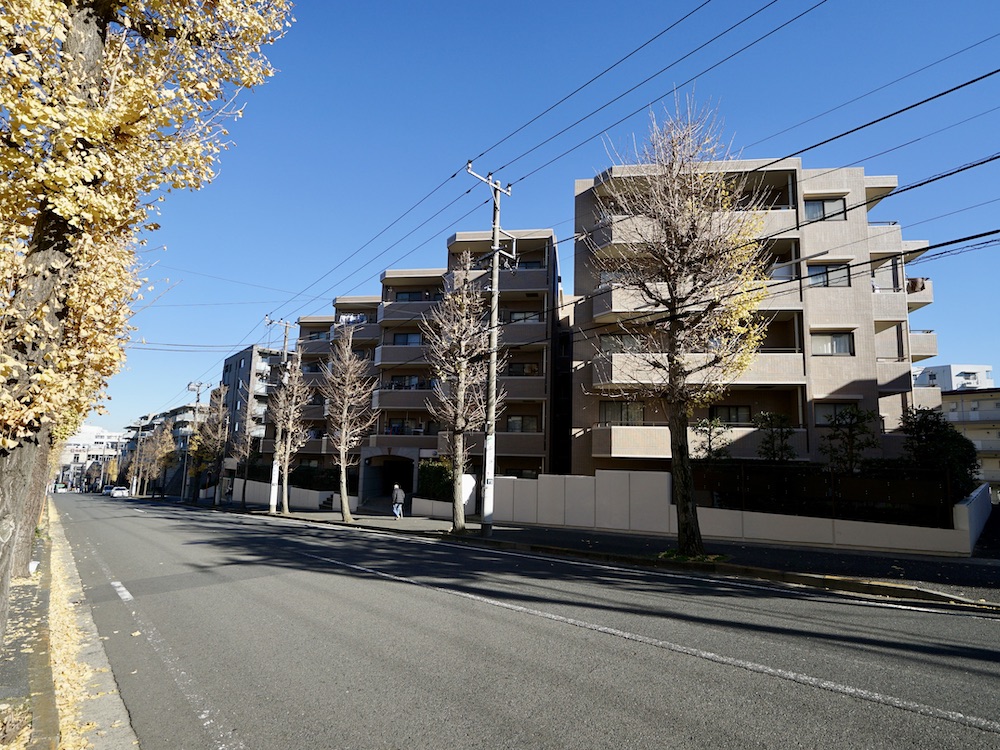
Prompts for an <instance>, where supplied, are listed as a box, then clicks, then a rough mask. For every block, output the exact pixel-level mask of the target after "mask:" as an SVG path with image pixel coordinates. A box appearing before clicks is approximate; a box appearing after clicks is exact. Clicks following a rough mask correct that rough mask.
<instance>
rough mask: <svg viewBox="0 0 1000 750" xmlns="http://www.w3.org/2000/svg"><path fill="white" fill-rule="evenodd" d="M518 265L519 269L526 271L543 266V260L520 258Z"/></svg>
mask: <svg viewBox="0 0 1000 750" xmlns="http://www.w3.org/2000/svg"><path fill="white" fill-rule="evenodd" d="M517 267H518V269H519V270H524V271H529V270H533V269H538V268H543V266H542V261H540V260H519V261H518V262H517Z"/></svg>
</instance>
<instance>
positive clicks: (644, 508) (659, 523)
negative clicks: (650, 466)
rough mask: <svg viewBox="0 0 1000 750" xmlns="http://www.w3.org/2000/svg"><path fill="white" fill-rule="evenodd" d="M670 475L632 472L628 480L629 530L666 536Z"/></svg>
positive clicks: (659, 472)
mask: <svg viewBox="0 0 1000 750" xmlns="http://www.w3.org/2000/svg"><path fill="white" fill-rule="evenodd" d="M669 516H670V473H669V472H665V471H644V472H633V473H632V474H631V476H630V478H629V528H630V529H631V530H632V531H643V532H651V533H654V534H666V533H667V532H668V531H669V530H670V520H669Z"/></svg>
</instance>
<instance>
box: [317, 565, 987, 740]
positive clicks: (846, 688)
mask: <svg viewBox="0 0 1000 750" xmlns="http://www.w3.org/2000/svg"><path fill="white" fill-rule="evenodd" d="M303 556H305V557H310V558H313V559H314V560H320V561H321V562H326V563H330V564H331V565H338V566H340V567H344V568H349V569H351V570H356V571H359V572H362V573H368V574H370V575H374V576H377V577H379V578H384V579H386V580H390V581H397V582H399V583H408V584H410V585H413V586H419V587H421V588H425V589H429V590H432V591H437V592H440V593H443V594H449V595H451V596H457V597H459V598H462V599H469V600H472V601H474V602H479V603H481V604H487V605H489V606H491V607H498V608H500V609H506V610H509V611H511V612H517V613H519V614H524V615H530V616H532V617H540V618H542V619H544V620H551V621H553V622H559V623H563V624H566V625H572V626H574V627H577V628H583V629H585V630H591V631H593V632H595V633H603V634H604V635H611V636H614V637H616V638H624V639H625V640H629V641H634V642H636V643H642V644H645V645H647V646H653V647H655V648H660V649H664V650H666V651H672V652H674V653H677V654H684V655H686V656H693V657H695V658H697V659H704V660H705V661H710V662H714V663H716V664H724V665H726V666H729V667H737V668H739V669H745V670H747V671H748V672H755V673H757V674H763V675H768V676H769V677H777V678H779V679H782V680H788V681H790V682H795V683H798V684H800V685H807V686H809V687H814V688H819V689H821V690H829V691H830V692H833V693H839V694H841V695H847V696H850V697H852V698H857V699H859V700H863V701H868V702H869V703H878V704H880V705H883V706H889V707H891V708H898V709H902V710H904V711H911V712H913V713H916V714H920V715H921V716H928V717H930V718H932V719H943V720H944V721H951V722H955V723H956V724H963V725H965V726H969V727H975V728H976V729H981V730H983V731H986V732H994V733H996V734H1000V722H996V721H991V720H989V719H983V718H981V717H978V716H969V715H967V714H963V713H960V712H958V711H946V710H944V709H941V708H935V707H934V706H928V705H926V704H923V703H916V702H915V701H908V700H904V699H903V698H896V697H895V696H892V695H885V694H883V693H876V692H874V691H872V690H865V689H864V688H859V687H854V686H852V685H844V684H842V683H839V682H833V681H831V680H824V679H822V678H819V677H813V676H811V675H807V674H803V673H801V672H793V671H790V670H787V669H778V668H776V667H769V666H767V665H766V664H758V663H757V662H752V661H747V660H745V659H736V658H733V657H730V656H724V655H722V654H716V653H714V652H712V651H705V650H703V649H700V648H691V647H689V646H682V645H681V644H679V643H671V642H670V641H663V640H660V639H659V638H650V637H649V636H645V635H640V634H638V633H630V632H628V631H626V630H619V629H618V628H610V627H606V626H604V625H598V624H596V623H592V622H586V621H585V620H577V619H575V618H572V617H563V616H562V615H557V614H554V613H552V612H545V611H543V610H540V609H532V608H531V607H522V606H521V605H519V604H511V603H509V602H503V601H499V600H497V599H490V598H489V597H485V596H480V595H478V594H470V593H468V592H466V591H456V590H453V589H447V588H443V587H441V586H434V585H431V584H429V583H423V582H421V581H417V580H415V579H412V578H405V577H403V576H397V575H393V574H391V573H384V572H382V571H380V570H375V569H374V568H367V567H364V566H362V565H353V564H351V563H347V562H344V561H342V560H336V559H333V558H330V557H322V556H320V555H312V554H309V553H303Z"/></svg>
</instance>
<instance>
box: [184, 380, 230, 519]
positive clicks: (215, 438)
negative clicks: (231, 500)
mask: <svg viewBox="0 0 1000 750" xmlns="http://www.w3.org/2000/svg"><path fill="white" fill-rule="evenodd" d="M227 390H228V388H227V386H225V385H220V386H219V387H218V388H214V389H213V390H212V394H211V396H210V397H209V401H208V413H207V414H206V415H205V419H204V420H202V421H201V422H199V423H198V427H197V430H196V431H195V434H194V435H193V436H192V437H191V473H192V474H194V475H197V476H201V475H202V474H203V473H205V472H208V473H209V474H210V475H211V476H212V478H214V479H215V483H216V484H215V500H214V504H216V505H218V503H219V488H220V487H221V482H219V475H220V474H221V469H222V461H223V459H224V458H225V456H226V446H227V445H228V444H229V411H228V410H227V409H226V391H227ZM196 485H197V486H200V485H201V482H197V483H196Z"/></svg>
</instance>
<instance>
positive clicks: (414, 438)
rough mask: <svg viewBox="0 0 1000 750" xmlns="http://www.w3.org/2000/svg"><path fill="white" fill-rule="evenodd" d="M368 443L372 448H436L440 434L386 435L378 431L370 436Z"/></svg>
mask: <svg viewBox="0 0 1000 750" xmlns="http://www.w3.org/2000/svg"><path fill="white" fill-rule="evenodd" d="M368 445H369V446H371V447H372V448H418V449H423V450H436V449H437V445H438V436H437V435H384V434H378V433H376V434H373V435H371V436H370V437H369V438H368Z"/></svg>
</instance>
